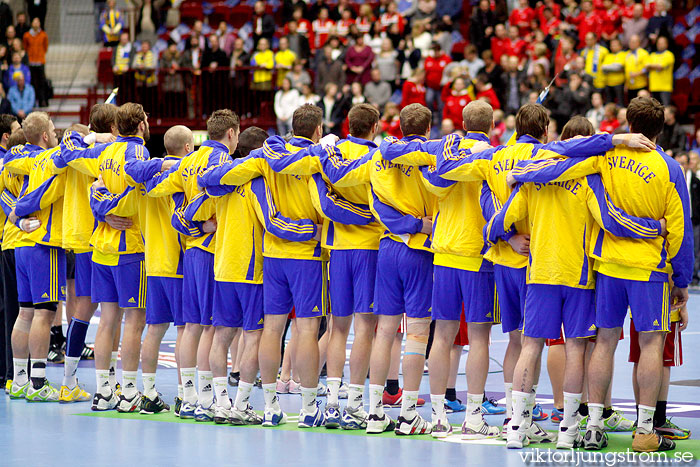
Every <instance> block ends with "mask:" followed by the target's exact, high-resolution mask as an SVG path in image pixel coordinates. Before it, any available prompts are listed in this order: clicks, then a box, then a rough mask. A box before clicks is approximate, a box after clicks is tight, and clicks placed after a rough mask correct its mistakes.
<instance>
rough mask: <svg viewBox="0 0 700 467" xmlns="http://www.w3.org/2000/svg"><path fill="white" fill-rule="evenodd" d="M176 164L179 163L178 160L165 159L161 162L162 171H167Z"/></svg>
mask: <svg viewBox="0 0 700 467" xmlns="http://www.w3.org/2000/svg"><path fill="white" fill-rule="evenodd" d="M175 164H177V161H174V160H165V159H163V162H161V164H160V171H161V172H167V171H168V170H170V168H171V167H172V166H174V165H175Z"/></svg>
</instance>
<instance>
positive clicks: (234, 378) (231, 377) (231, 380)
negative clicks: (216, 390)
mask: <svg viewBox="0 0 700 467" xmlns="http://www.w3.org/2000/svg"><path fill="white" fill-rule="evenodd" d="M240 380H241V374H240V373H237V374H236V373H234V372H233V371H232V372H230V373H229V374H228V385H229V386H233V387H235V386H238V382H239V381H240Z"/></svg>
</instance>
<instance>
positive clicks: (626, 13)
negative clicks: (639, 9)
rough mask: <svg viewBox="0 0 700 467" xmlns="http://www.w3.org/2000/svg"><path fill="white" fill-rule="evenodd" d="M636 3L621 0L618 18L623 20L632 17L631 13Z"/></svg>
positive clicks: (629, 0)
mask: <svg viewBox="0 0 700 467" xmlns="http://www.w3.org/2000/svg"><path fill="white" fill-rule="evenodd" d="M636 3H637V1H636V0H623V2H622V5H620V16H621V17H622V19H623V20H624V19H631V18H632V17H634V12H633V11H634V5H635V4H636Z"/></svg>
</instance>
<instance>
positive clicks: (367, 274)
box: [328, 250, 377, 316]
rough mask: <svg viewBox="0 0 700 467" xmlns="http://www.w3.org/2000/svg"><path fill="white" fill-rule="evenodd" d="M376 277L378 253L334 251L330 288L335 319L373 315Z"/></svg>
mask: <svg viewBox="0 0 700 467" xmlns="http://www.w3.org/2000/svg"><path fill="white" fill-rule="evenodd" d="M376 276H377V251H376V250H332V251H331V260H330V264H329V282H330V284H329V286H328V288H329V289H330V295H331V313H332V314H333V316H352V314H353V313H372V306H373V302H374V281H375V279H376Z"/></svg>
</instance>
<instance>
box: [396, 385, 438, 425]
mask: <svg viewBox="0 0 700 467" xmlns="http://www.w3.org/2000/svg"><path fill="white" fill-rule="evenodd" d="M404 397H406V396H405V393H404ZM416 399H417V398H416ZM401 405H402V406H403V404H401ZM430 406H431V407H432V409H433V425H435V424H436V423H437V422H438V420H443V419H444V418H445V417H446V414H445V394H431V395H430Z"/></svg>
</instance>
